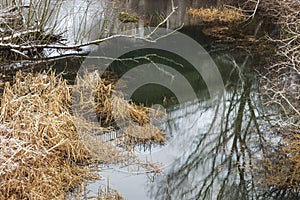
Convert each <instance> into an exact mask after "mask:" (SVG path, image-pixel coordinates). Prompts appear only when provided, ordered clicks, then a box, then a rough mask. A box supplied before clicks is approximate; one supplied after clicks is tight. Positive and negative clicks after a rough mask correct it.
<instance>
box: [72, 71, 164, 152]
mask: <svg viewBox="0 0 300 200" xmlns="http://www.w3.org/2000/svg"><path fill="white" fill-rule="evenodd" d="M91 86H96V87H91ZM83 88H89V91H91V94H90V95H86V94H83V93H84V91H85V90H83ZM74 92H75V93H77V94H76V96H80V97H81V98H82V99H80V102H81V105H80V106H81V107H82V108H87V109H85V110H89V109H88V108H89V107H90V106H91V105H93V104H94V106H95V112H96V114H97V116H98V117H99V121H100V124H101V127H106V128H108V129H109V130H116V131H119V132H122V135H123V137H122V142H123V143H124V145H126V146H128V145H139V144H145V143H150V144H153V143H156V144H157V143H160V144H163V143H164V142H165V138H164V135H163V133H162V132H161V131H160V129H159V128H158V127H156V126H154V125H152V123H150V118H151V120H159V119H160V117H164V114H165V113H163V112H161V111H159V110H154V109H151V108H147V107H144V106H143V105H136V104H134V103H130V102H128V101H126V100H125V99H124V98H123V94H121V93H120V92H117V90H116V89H115V88H114V84H113V83H112V82H108V81H106V80H104V79H101V78H100V77H99V74H98V73H96V72H95V73H91V74H85V75H84V76H83V77H81V78H77V85H76V87H75V88H74ZM93 112H94V111H93V110H91V111H87V112H85V113H82V116H81V117H82V118H87V117H88V116H89V115H90V114H92V113H93ZM123 123H124V124H123ZM125 124H126V125H125ZM118 125H119V126H120V125H121V126H122V127H118ZM124 127H125V128H126V129H122V128H124ZM120 128H121V129H120Z"/></svg>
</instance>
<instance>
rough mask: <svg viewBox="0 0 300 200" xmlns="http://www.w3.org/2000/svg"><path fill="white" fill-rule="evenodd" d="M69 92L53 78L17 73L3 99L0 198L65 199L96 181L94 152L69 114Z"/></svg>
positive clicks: (0, 137) (61, 83)
mask: <svg viewBox="0 0 300 200" xmlns="http://www.w3.org/2000/svg"><path fill="white" fill-rule="evenodd" d="M70 101H71V98H70V88H69V86H68V85H67V84H66V82H65V81H64V80H63V79H61V78H57V77H55V75H54V74H53V73H51V74H46V73H43V74H38V75H32V74H28V75H27V76H24V75H23V74H22V73H18V74H17V75H16V77H15V81H14V84H13V85H12V86H10V85H9V84H6V86H5V89H4V94H3V97H2V100H1V115H0V123H1V130H0V131H1V132H0V149H1V151H0V160H1V161H0V163H1V164H0V173H1V179H0V199H63V198H64V197H65V195H66V192H67V191H69V190H71V189H74V188H75V186H76V185H77V184H78V183H80V182H82V181H83V180H86V179H91V178H93V176H94V174H93V173H91V172H90V171H91V170H90V169H88V168H87V167H84V165H87V164H89V163H90V162H91V158H92V157H91V153H90V152H89V150H88V149H87V148H86V147H85V145H84V144H83V142H82V141H81V140H80V137H79V135H78V134H77V132H76V128H75V126H74V124H73V119H72V115H71V114H70V112H69V105H70Z"/></svg>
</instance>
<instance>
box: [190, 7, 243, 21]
mask: <svg viewBox="0 0 300 200" xmlns="http://www.w3.org/2000/svg"><path fill="white" fill-rule="evenodd" d="M188 14H190V15H192V16H193V17H197V18H200V20H201V21H202V22H204V23H235V22H242V21H243V20H245V19H246V18H245V17H246V16H245V15H244V14H243V12H242V10H239V9H230V8H224V9H218V8H199V9H195V8H190V9H189V10H188Z"/></svg>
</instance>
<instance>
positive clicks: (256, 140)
mask: <svg viewBox="0 0 300 200" xmlns="http://www.w3.org/2000/svg"><path fill="white" fill-rule="evenodd" d="M239 73H241V71H238V70H235V71H234V72H233V73H231V75H232V77H234V76H238V74H239ZM240 77H241V76H240ZM252 88H253V80H252V78H251V77H247V76H243V78H242V79H239V80H238V81H237V83H231V84H229V85H228V87H227V89H228V90H227V92H226V97H225V98H226V101H225V103H224V104H223V105H219V106H218V107H217V108H215V110H214V114H213V116H212V117H211V124H210V127H209V128H208V129H207V131H205V132H201V130H199V132H198V133H197V134H196V138H195V141H194V142H193V144H195V145H194V146H193V145H192V147H187V148H186V149H188V150H187V152H186V154H188V155H187V156H182V157H181V158H179V159H178V160H177V161H176V162H175V163H174V165H173V166H172V167H170V169H169V170H168V171H167V172H166V174H165V175H164V176H162V177H160V178H158V180H156V183H155V185H153V188H152V190H151V195H152V198H153V199H230V200H233V199H258V198H259V197H260V196H261V192H260V190H258V188H259V184H258V182H257V181H256V180H257V178H256V174H255V173H254V172H255V171H256V170H255V168H254V167H253V166H254V163H256V162H257V158H256V157H257V156H259V155H260V153H261V152H262V148H261V147H262V146H263V145H262V144H263V143H264V138H263V134H262V133H261V131H260V128H261V127H260V125H259V124H260V123H259V119H258V118H257V115H258V111H257V109H256V107H255V104H254V100H253V98H256V97H255V96H252V93H251V90H252ZM196 109H198V110H199V109H201V108H196ZM217 118H219V119H220V120H221V121H220V122H219V121H218V120H217ZM198 123H201V121H198Z"/></svg>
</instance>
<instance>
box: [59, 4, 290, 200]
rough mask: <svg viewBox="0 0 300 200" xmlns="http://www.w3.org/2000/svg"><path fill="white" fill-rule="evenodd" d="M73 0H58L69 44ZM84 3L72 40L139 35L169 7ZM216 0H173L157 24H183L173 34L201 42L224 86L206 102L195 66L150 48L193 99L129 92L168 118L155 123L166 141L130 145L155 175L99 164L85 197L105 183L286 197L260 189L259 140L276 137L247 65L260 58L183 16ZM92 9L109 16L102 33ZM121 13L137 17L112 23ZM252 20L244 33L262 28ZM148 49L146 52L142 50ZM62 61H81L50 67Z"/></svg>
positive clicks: (169, 191)
mask: <svg viewBox="0 0 300 200" xmlns="http://www.w3.org/2000/svg"><path fill="white" fill-rule="evenodd" d="M70 2H72V3H70ZM74 2H75V3H74ZM80 2H81V1H80V0H75V1H66V2H65V3H64V4H63V7H62V8H63V9H68V8H71V11H67V12H69V13H71V15H70V14H69V15H68V16H69V17H70V18H67V19H66V20H67V23H66V24H67V27H68V29H69V30H75V31H67V32H66V33H65V34H66V35H65V36H66V37H67V38H68V41H69V42H70V43H76V33H79V32H77V31H76V30H77V29H76V27H77V26H79V25H80V24H82V21H81V22H80V21H78V19H79V17H78V16H79V15H80V13H81V12H80V10H84V6H82V5H86V4H82V3H80ZM82 2H83V1H82ZM87 2H88V3H89V6H88V7H89V8H91V10H90V11H89V12H88V14H86V13H85V14H86V16H85V17H86V21H85V24H86V27H85V29H86V30H90V31H83V32H84V33H88V34H86V35H85V37H79V38H81V39H82V40H83V41H82V42H87V41H90V40H93V39H97V38H98V37H101V34H102V36H105V34H118V33H120V32H122V31H127V33H128V30H129V34H136V35H137V36H140V37H143V36H144V35H145V32H146V30H145V28H144V27H145V26H155V25H157V24H158V23H159V22H160V20H161V19H162V18H163V17H166V16H167V15H168V14H169V13H170V12H171V10H172V9H171V7H172V4H171V1H166V0H151V1H150V0H129V1H118V2H117V3H116V4H114V3H113V4H111V2H110V3H108V2H106V1H100V2H97V1H87ZM85 3H86V2H85ZM221 3H222V2H221V1H217V0H216V1H203V0H202V1H201V0H195V1H180V0H175V1H174V5H175V6H178V8H177V11H176V12H175V13H174V14H173V15H172V16H171V17H170V18H169V20H167V22H166V23H165V25H164V27H165V28H166V29H170V30H171V29H177V28H179V27H181V26H182V25H183V27H182V28H181V29H180V32H182V33H184V34H186V35H187V36H189V37H191V38H193V39H194V40H195V41H196V42H198V43H199V44H200V45H201V46H202V47H204V49H205V51H206V53H207V55H209V56H210V57H211V59H212V61H213V63H215V65H216V67H217V69H218V71H219V72H220V75H221V78H222V81H223V84H224V88H225V91H224V95H223V98H222V100H221V101H219V102H218V103H217V104H212V103H211V97H210V92H209V88H208V87H207V82H206V81H205V80H206V79H205V78H206V77H201V76H199V75H196V74H197V73H195V70H191V69H190V68H188V67H185V66H187V63H186V60H184V59H180V58H178V56H176V55H175V56H174V55H168V54H166V53H165V52H160V53H159V52H155V53H157V54H158V55H159V58H160V59H161V58H162V57H163V58H166V59H163V60H168V61H169V60H172V61H174V62H166V63H164V64H166V65H168V66H169V67H171V68H173V69H178V65H181V66H183V69H181V71H180V73H181V74H182V75H183V76H184V77H185V78H186V79H188V81H189V83H190V84H191V85H192V87H193V89H194V91H195V93H196V94H197V95H196V96H197V98H196V99H189V100H187V101H185V102H181V103H179V101H178V99H177V98H176V97H177V96H176V95H174V93H172V91H170V90H169V89H168V88H166V87H161V86H159V85H158V84H147V85H144V86H143V87H140V88H138V89H137V90H136V91H135V92H134V93H133V94H132V96H131V97H132V99H133V101H135V102H137V103H144V104H146V105H148V106H152V105H154V104H155V105H157V104H160V105H163V107H164V109H166V112H167V115H168V118H167V119H166V120H165V121H164V123H163V126H164V127H165V130H164V131H165V134H166V138H167V143H166V144H165V145H161V146H159V145H157V146H152V147H151V148H150V149H149V148H148V149H147V148H146V149H145V148H139V147H137V148H136V150H135V154H136V156H137V158H138V159H139V160H140V161H141V162H153V163H158V164H160V165H161V166H162V172H161V173H159V174H155V173H153V172H151V171H147V169H145V168H140V167H139V166H137V165H136V164H135V163H126V165H125V164H118V165H101V167H100V168H99V169H100V170H101V172H100V174H101V176H102V179H101V180H99V181H96V182H93V183H87V188H88V190H89V193H88V194H87V196H93V194H97V192H98V188H99V187H107V183H109V187H110V188H113V189H116V190H117V191H118V192H119V193H120V194H122V195H123V196H124V197H125V198H126V199H129V200H140V199H143V200H154V199H155V200H160V199H161V200H165V199H170V200H173V199H175V200H179V199H180V200H181V199H182V200H185V199H195V200H196V199H209V200H210V199H211V200H214V199H222V200H223V199H230V200H234V199H272V198H273V199H284V198H286V199H291V198H292V197H291V196H288V197H287V196H286V195H285V194H282V193H280V192H277V191H276V190H271V189H270V188H265V187H263V184H262V180H261V178H262V177H263V172H262V170H261V162H262V159H263V151H264V149H263V147H264V146H265V144H274V145H276V144H279V143H281V142H282V141H281V139H280V138H278V137H271V135H270V134H269V133H268V130H267V127H268V125H267V124H266V122H265V121H263V120H262V118H263V116H264V113H263V110H264V109H263V107H262V106H261V103H260V97H259V95H257V91H258V89H259V84H258V81H257V80H256V75H255V73H254V72H253V70H252V67H253V66H254V64H255V63H256V61H257V60H259V59H262V58H261V55H260V54H257V53H253V52H251V51H250V50H249V49H248V48H247V46H241V45H239V44H236V45H230V46H229V45H228V44H227V43H226V41H223V43H222V42H221V43H215V39H214V38H213V37H210V36H208V35H205V34H204V31H203V26H200V25H199V19H195V18H192V17H190V16H189V15H188V14H187V13H186V11H187V9H188V8H190V7H194V8H199V7H212V6H214V7H218V6H220V5H221ZM71 4H72V5H71ZM79 5H80V6H79ZM90 5H92V6H91V7H90ZM110 6H113V8H111V7H110ZM95 8H96V9H95ZM108 8H110V9H108ZM72 9H73V10H72ZM99 11H100V13H107V12H108V13H110V17H111V19H112V20H110V21H109V23H108V26H107V30H106V32H101V33H100V32H99V31H97V30H99V29H101V27H103V23H105V20H103V18H102V17H103V16H102V15H99ZM121 11H125V12H128V13H133V14H135V15H138V16H139V17H140V19H139V20H138V22H136V23H126V24H123V23H121V22H120V21H118V20H117V17H118V14H116V13H120V12H121ZM112 13H114V14H112ZM91 16H94V17H93V18H92V19H93V20H91V19H90V18H91ZM82 17H83V18H84V16H82ZM70 19H71V20H70ZM74 19H75V22H74ZM68 21H69V22H70V21H71V23H69V22H68ZM73 22H74V23H73ZM257 25H258V24H255V23H254V25H252V26H249V27H247V31H248V34H249V33H253V35H254V34H259V32H264V31H266V30H264V29H263V28H262V27H258V26H257ZM74 27H75V28H74ZM95 27H96V28H95ZM260 28H262V30H261V29H260ZM99 34H100V35H99ZM103 34H104V35H103ZM86 50H90V49H86ZM151 53H153V52H150V53H149V52H148V54H151ZM145 55H147V52H146V53H145V52H144V54H143V53H141V52H139V51H133V52H131V53H130V55H129V56H128V57H129V58H134V57H138V56H145ZM205 62H206V61H205ZM62 63H64V64H65V67H63V68H64V69H69V72H70V73H71V74H72V73H74V72H75V73H76V69H78V67H79V66H78V65H79V64H80V63H81V61H78V64H77V65H75V66H74V59H70V60H69V59H67V60H65V59H64V60H63V62H60V61H57V65H56V66H59V67H61V64H62ZM75 63H76V62H75ZM131 64H132V63H131V62H128V63H126V62H121V63H117V65H116V66H117V67H114V71H115V72H116V73H118V74H119V77H121V75H122V74H124V73H125V72H127V71H129V70H130V69H132V68H134V67H136V65H131ZM203 64H204V65H205V63H203ZM76 66H77V67H76ZM169 72H170V73H172V72H171V71H169ZM160 73H165V72H160ZM149 76H150V74H149ZM130 78H134V77H130ZM175 79H176V78H175ZM163 97H166V99H167V100H168V101H167V103H164V102H163Z"/></svg>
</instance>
